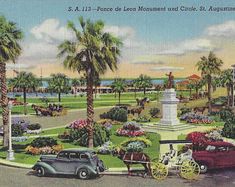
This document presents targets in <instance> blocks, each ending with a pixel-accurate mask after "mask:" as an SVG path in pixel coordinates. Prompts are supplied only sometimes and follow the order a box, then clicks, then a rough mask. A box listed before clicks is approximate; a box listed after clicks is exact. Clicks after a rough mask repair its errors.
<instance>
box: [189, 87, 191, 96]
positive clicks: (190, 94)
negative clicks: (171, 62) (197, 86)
mask: <svg viewBox="0 0 235 187" xmlns="http://www.w3.org/2000/svg"><path fill="white" fill-rule="evenodd" d="M189 97H190V98H191V97H192V88H190V89H189Z"/></svg>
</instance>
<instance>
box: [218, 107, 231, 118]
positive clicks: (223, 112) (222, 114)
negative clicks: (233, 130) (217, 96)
mask: <svg viewBox="0 0 235 187" xmlns="http://www.w3.org/2000/svg"><path fill="white" fill-rule="evenodd" d="M219 115H220V118H221V119H222V120H223V121H227V120H230V119H232V118H233V117H234V115H233V112H232V111H231V110H230V109H222V110H221V111H220V113H219Z"/></svg>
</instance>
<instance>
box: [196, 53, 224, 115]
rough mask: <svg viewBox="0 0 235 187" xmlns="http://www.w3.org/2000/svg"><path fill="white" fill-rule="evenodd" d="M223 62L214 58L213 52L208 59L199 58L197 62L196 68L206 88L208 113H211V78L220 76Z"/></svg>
mask: <svg viewBox="0 0 235 187" xmlns="http://www.w3.org/2000/svg"><path fill="white" fill-rule="evenodd" d="M222 65H223V61H222V60H221V59H219V58H217V57H216V55H215V54H214V53H213V52H210V53H209V55H208V57H205V56H203V57H201V60H200V61H199V62H197V64H196V66H197V68H198V70H199V71H201V74H202V77H203V78H204V79H205V80H206V82H207V86H208V103H209V112H211V86H212V76H213V75H218V74H220V72H221V70H220V68H221V66H222Z"/></svg>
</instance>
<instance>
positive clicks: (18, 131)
mask: <svg viewBox="0 0 235 187" xmlns="http://www.w3.org/2000/svg"><path fill="white" fill-rule="evenodd" d="M11 134H12V136H13V137H18V136H22V135H23V134H24V128H23V127H22V125H21V124H12V127H11Z"/></svg>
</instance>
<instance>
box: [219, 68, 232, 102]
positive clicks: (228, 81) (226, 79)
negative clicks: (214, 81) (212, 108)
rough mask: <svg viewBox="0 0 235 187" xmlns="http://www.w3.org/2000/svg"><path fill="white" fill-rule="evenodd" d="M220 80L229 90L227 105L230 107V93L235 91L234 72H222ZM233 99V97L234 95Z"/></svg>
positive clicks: (229, 70) (227, 70)
mask: <svg viewBox="0 0 235 187" xmlns="http://www.w3.org/2000/svg"><path fill="white" fill-rule="evenodd" d="M219 78H220V83H221V86H223V87H226V88H227V99H228V101H227V104H228V106H230V97H231V96H230V91H231V92H232V89H233V70H231V69H226V70H224V71H222V73H221V76H220V77H219ZM232 97H233V95H232Z"/></svg>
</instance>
